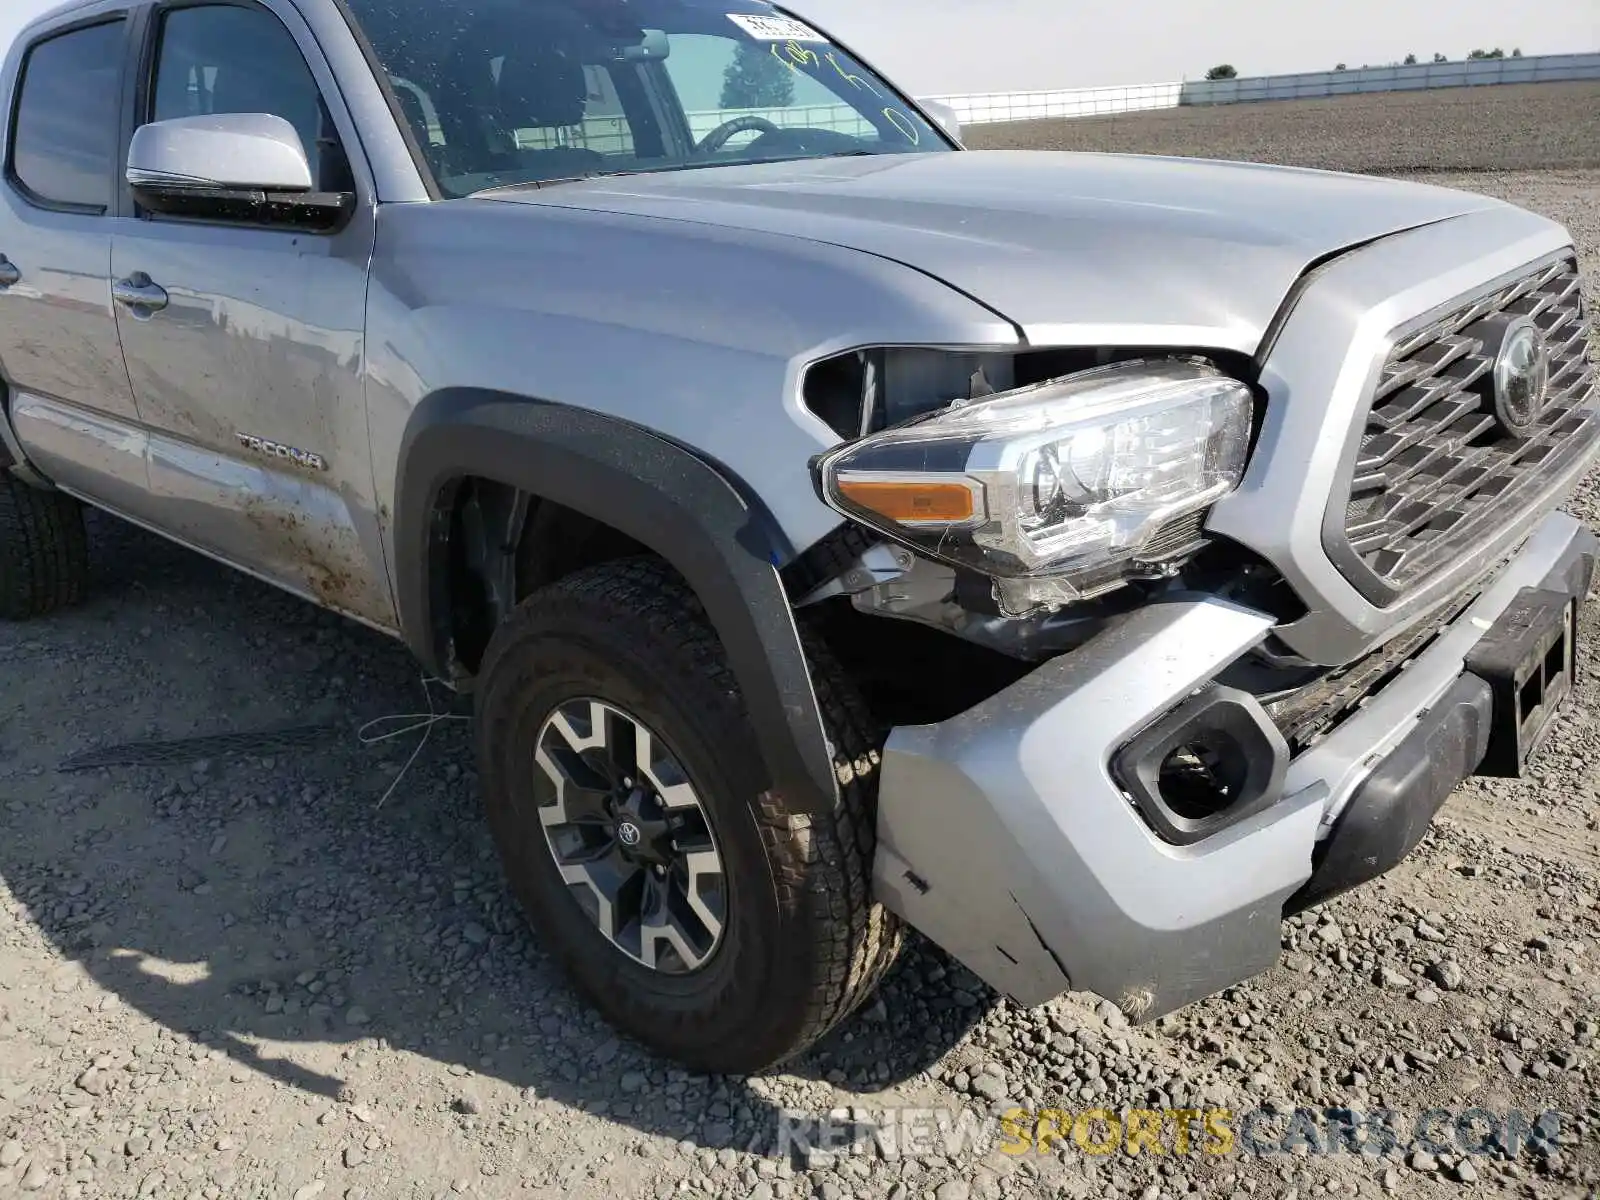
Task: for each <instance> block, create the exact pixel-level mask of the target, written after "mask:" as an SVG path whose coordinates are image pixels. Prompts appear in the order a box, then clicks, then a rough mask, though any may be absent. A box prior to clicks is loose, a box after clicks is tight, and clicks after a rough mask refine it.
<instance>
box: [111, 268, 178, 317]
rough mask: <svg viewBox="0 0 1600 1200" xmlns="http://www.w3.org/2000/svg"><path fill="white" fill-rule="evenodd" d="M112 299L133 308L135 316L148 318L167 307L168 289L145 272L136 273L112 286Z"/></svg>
mask: <svg viewBox="0 0 1600 1200" xmlns="http://www.w3.org/2000/svg"><path fill="white" fill-rule="evenodd" d="M111 298H112V299H113V300H115V301H116V302H117V303H118V304H121V305H123V306H125V307H127V308H131V309H132V310H133V315H134V316H136V317H148V316H150V315H151V314H152V313H158V312H160V311H161V310H162V309H163V308H165V307H166V306H167V289H166V288H164V287H162V286H161V285H160V284H158V283H156V282H154V281H153V280H152V279H151V278H150V276H148V275H146V274H145V273H144V272H143V271H135V272H134V273H133V274H132V275H130V276H128V277H127V278H126V279H119V280H117V282H115V283H113V284H112V285H111Z"/></svg>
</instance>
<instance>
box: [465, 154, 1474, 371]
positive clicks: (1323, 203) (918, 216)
mask: <svg viewBox="0 0 1600 1200" xmlns="http://www.w3.org/2000/svg"><path fill="white" fill-rule="evenodd" d="M487 198H489V199H493V200H495V201H504V202H512V203H518V204H530V205H545V206H557V207H562V208H574V209H587V210H591V211H597V212H610V213H618V214H628V215H634V216H641V217H655V218H668V219H676V220H681V221H694V222H700V223H703V224H707V225H715V226H721V227H725V228H735V229H744V230H750V231H755V232H761V233H769V234H780V235H784V236H788V237H796V238H805V239H808V240H811V241H816V242H826V243H830V244H833V245H836V246H844V247H849V248H851V249H855V250H859V251H861V252H863V253H866V254H873V255H877V256H879V257H882V258H887V259H892V260H894V261H896V262H899V263H903V264H904V265H906V266H909V267H912V268H914V269H916V270H918V271H922V272H924V273H926V274H928V275H931V276H934V277H936V278H938V279H940V280H942V281H944V282H945V283H946V284H948V285H949V286H951V287H953V288H956V289H958V290H959V291H961V292H964V293H966V294H967V295H969V296H971V297H972V298H974V299H976V300H978V301H979V302H980V303H982V304H984V305H986V306H988V307H989V308H991V309H992V310H994V311H995V312H996V313H998V314H999V315H1000V316H1002V317H1005V318H1006V319H1007V320H1009V321H1011V322H1012V323H1013V324H1015V325H1017V326H1018V327H1019V328H1021V330H1022V331H1023V333H1024V334H1025V335H1026V337H1027V338H1028V340H1029V341H1030V342H1033V343H1035V344H1039V345H1047V344H1052V343H1055V344H1068V343H1076V344H1088V343H1095V342H1099V343H1103V344H1149V345H1161V344H1167V345H1184V346H1194V347H1219V348H1226V349H1233V350H1239V351H1241V352H1244V353H1250V352H1253V351H1254V350H1255V349H1256V348H1257V346H1258V345H1259V344H1260V342H1261V339H1262V338H1263V337H1264V336H1265V334H1266V331H1267V328H1268V326H1269V325H1270V323H1271V321H1272V318H1273V316H1274V314H1275V313H1276V312H1277V310H1278V308H1279V306H1280V305H1281V304H1282V303H1283V300H1284V298H1285V297H1286V296H1287V295H1288V293H1289V290H1290V288H1291V287H1292V286H1293V285H1294V282H1295V280H1296V279H1298V278H1299V277H1300V275H1301V274H1302V273H1304V272H1305V270H1306V269H1307V268H1308V267H1309V266H1311V265H1312V264H1313V263H1315V262H1316V261H1318V260H1319V259H1322V258H1325V257H1327V256H1328V255H1330V254H1333V253H1336V252H1338V251H1340V250H1343V249H1346V248H1347V247H1350V246H1354V245H1358V244H1360V243H1362V242H1367V241H1371V240H1372V239H1374V238H1378V237H1382V236H1384V235H1386V234H1391V233H1398V232H1400V231H1402V230H1406V229H1412V228H1415V227H1417V226H1420V225H1427V224H1431V223H1433V222H1436V221H1441V220H1445V219H1447V218H1450V217H1453V216H1458V215H1461V214H1463V213H1468V212H1473V211H1476V210H1480V209H1484V208H1490V207H1494V206H1495V205H1496V204H1498V203H1499V202H1498V201H1494V200H1490V199H1487V198H1485V197H1482V196H1474V195H1469V194H1466V193H1462V192H1454V191H1449V190H1446V189H1444V188H1436V187H1429V186H1424V185H1419V184H1408V183H1399V182H1395V181H1392V180H1384V179H1375V178H1368V177H1366V176H1356V175H1337V174H1330V173H1328V172H1323V171H1307V170H1298V169H1290V168H1283V167H1267V166H1258V165H1254V164H1247V163H1221V162H1207V161H1203V160H1199V159H1185V158H1156V157H1146V156H1140V155H1102V154H1067V153H1052V152H1028V151H1019V152H1012V151H969V152H962V153H955V152H952V153H945V154H919V155H883V156H873V157H858V158H832V159H813V160H809V161H804V162H787V163H767V164H760V165H751V166H738V167H708V168H704V169H700V170H688V171H672V172H663V173H659V174H641V175H629V176H616V177H612V178H600V179H592V180H583V181H578V182H572V183H562V184H555V185H547V186H545V187H542V188H538V187H514V188H506V189H501V190H499V191H496V192H493V193H489V194H488V195H487Z"/></svg>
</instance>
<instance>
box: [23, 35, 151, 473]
mask: <svg viewBox="0 0 1600 1200" xmlns="http://www.w3.org/2000/svg"><path fill="white" fill-rule="evenodd" d="M126 34H127V23H126V21H123V20H114V21H111V22H107V23H105V24H101V25H91V26H87V27H82V28H78V29H73V30H69V31H68V32H67V33H64V34H60V35H57V36H53V37H47V38H45V39H44V40H42V41H40V42H38V43H37V44H36V45H35V46H33V47H32V48H31V49H30V50H29V51H28V52H27V55H26V57H25V59H24V60H23V63H22V65H21V68H20V72H19V77H18V78H19V82H18V88H17V92H18V100H17V104H16V107H15V111H14V114H13V121H14V123H15V133H14V141H13V146H12V170H11V173H10V175H9V177H8V178H7V179H6V180H5V181H4V183H0V259H3V260H4V261H3V264H0V268H3V269H0V375H3V376H4V378H5V382H6V383H7V384H8V385H9V388H10V393H11V411H12V414H13V416H14V417H15V418H16V428H17V437H18V440H19V441H20V442H21V444H22V446H23V449H24V451H25V452H26V453H28V455H29V457H30V458H33V457H37V458H38V460H39V462H38V465H39V466H40V468H41V469H42V470H44V471H45V472H46V473H47V474H48V475H49V476H50V477H51V478H53V479H55V480H57V481H58V482H60V483H62V484H64V485H66V486H68V487H71V488H73V489H74V490H77V491H80V492H81V493H83V494H84V495H87V496H89V497H91V498H96V499H103V500H107V501H109V500H110V495H109V493H110V492H113V491H115V492H119V493H120V492H123V491H126V490H127V489H128V488H129V487H135V488H137V487H141V486H143V482H144V474H145V472H144V459H143V454H142V451H141V450H138V449H137V446H138V444H139V443H138V438H139V433H138V425H139V419H138V418H139V413H138V406H137V405H136V404H135V402H134V396H133V391H132V389H131V387H130V386H129V381H128V373H127V371H126V369H125V368H124V366H123V361H122V351H121V348H120V347H119V345H118V341H117V323H116V318H115V316H114V314H113V312H112V303H111V281H110V277H109V274H108V271H109V268H110V263H111V221H110V219H109V218H108V217H107V216H106V215H105V210H106V208H107V206H108V205H109V203H110V201H111V196H112V180H113V178H114V174H115V170H116V164H115V157H116V133H117V127H118V115H117V96H118V92H119V89H118V86H117V81H118V79H119V78H120V73H121V69H122V61H123V58H124V56H125V53H126V45H127V41H126ZM47 460H48V461H47Z"/></svg>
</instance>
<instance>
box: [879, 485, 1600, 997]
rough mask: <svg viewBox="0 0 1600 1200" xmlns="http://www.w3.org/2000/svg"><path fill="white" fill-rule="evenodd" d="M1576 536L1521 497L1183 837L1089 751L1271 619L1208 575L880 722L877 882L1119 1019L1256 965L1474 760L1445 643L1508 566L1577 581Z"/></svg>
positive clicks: (994, 959)
mask: <svg viewBox="0 0 1600 1200" xmlns="http://www.w3.org/2000/svg"><path fill="white" fill-rule="evenodd" d="M1597 546H1600V543H1597V542H1596V539H1595V538H1594V536H1593V535H1592V534H1590V533H1589V532H1588V531H1587V530H1586V529H1585V528H1584V527H1583V526H1582V525H1580V524H1579V523H1578V522H1577V521H1575V520H1574V519H1572V518H1571V517H1569V516H1566V515H1564V514H1560V513H1555V514H1551V515H1549V516H1547V517H1546V518H1544V519H1543V521H1542V522H1540V524H1539V525H1538V526H1537V528H1536V529H1535V531H1534V533H1533V534H1532V536H1531V537H1530V538H1529V540H1528V541H1527V542H1526V543H1525V544H1524V545H1523V547H1522V548H1521V549H1520V550H1519V551H1518V552H1517V554H1516V555H1515V557H1513V558H1512V559H1511V560H1510V561H1509V562H1508V563H1507V565H1506V566H1505V567H1504V568H1502V569H1501V571H1500V572H1499V574H1498V575H1497V576H1496V577H1495V578H1494V579H1493V580H1492V582H1491V583H1490V584H1489V585H1488V586H1487V588H1486V589H1485V590H1484V591H1483V593H1482V594H1481V595H1480V596H1479V598H1478V599H1477V600H1476V601H1475V602H1474V603H1473V604H1472V605H1471V607H1470V608H1468V609H1467V610H1466V611H1465V612H1464V613H1463V614H1462V615H1461V616H1460V617H1459V618H1457V619H1456V620H1455V621H1454V622H1453V623H1452V624H1451V625H1449V626H1448V627H1446V629H1445V630H1444V631H1443V632H1442V633H1441V634H1440V635H1439V636H1438V637H1437V638H1436V639H1435V640H1434V641H1433V643H1432V644H1431V645H1430V646H1429V647H1428V648H1427V649H1426V650H1425V651H1424V652H1423V653H1422V654H1420V655H1419V656H1418V657H1417V658H1416V659H1415V660H1413V661H1412V662H1411V663H1410V664H1409V666H1408V667H1407V668H1406V670H1405V671H1404V672H1402V673H1401V674H1400V675H1399V676H1398V677H1397V678H1396V679H1394V680H1393V681H1391V682H1390V683H1389V685H1388V686H1386V687H1385V688H1383V689H1382V690H1381V691H1380V692H1379V693H1378V694H1377V695H1376V696H1375V697H1373V698H1372V699H1371V701H1370V702H1369V703H1368V704H1367V705H1366V706H1365V707H1364V708H1363V709H1362V710H1361V711H1360V712H1359V713H1357V714H1356V715H1355V716H1353V717H1351V718H1350V719H1349V720H1347V721H1346V722H1345V723H1344V724H1342V725H1340V726H1339V727H1338V728H1337V729H1335V730H1334V731H1333V733H1331V734H1330V735H1329V736H1328V737H1327V738H1326V739H1324V740H1323V741H1321V742H1319V743H1318V744H1317V745H1316V746H1314V747H1313V748H1311V749H1310V750H1307V751H1305V752H1304V753H1302V754H1301V755H1300V756H1299V757H1298V758H1296V759H1295V760H1294V761H1293V762H1292V763H1291V764H1290V766H1289V768H1288V771H1287V774H1286V775H1285V776H1284V779H1283V782H1282V784H1281V794H1280V795H1279V796H1278V798H1276V799H1275V801H1274V802H1272V803H1271V804H1269V805H1267V806H1266V807H1264V808H1261V809H1260V810H1259V811H1256V812H1254V814H1253V815H1251V816H1249V817H1247V818H1246V819H1244V820H1242V821H1240V822H1238V823H1237V824H1234V825H1231V826H1229V827H1227V828H1225V829H1223V830H1221V831H1220V832H1218V833H1216V834H1214V835H1213V836H1210V837H1207V838H1203V839H1202V840H1199V841H1197V842H1194V843H1193V844H1190V845H1183V846H1179V845H1174V844H1172V843H1170V842H1168V841H1163V840H1162V839H1161V838H1159V837H1157V836H1156V834H1155V833H1154V832H1153V831H1152V829H1151V827H1150V825H1149V824H1148V823H1147V821H1146V820H1145V819H1144V818H1143V817H1142V816H1141V815H1140V814H1139V812H1138V811H1137V810H1136V808H1135V807H1134V805H1132V804H1131V803H1130V802H1129V801H1128V799H1127V797H1126V796H1125V794H1124V792H1123V790H1122V789H1121V788H1120V787H1119V786H1118V784H1117V783H1116V781H1115V780H1114V779H1113V776H1112V772H1111V769H1110V767H1109V763H1110V761H1111V759H1112V756H1113V755H1114V754H1115V753H1116V752H1117V750H1118V749H1119V747H1121V746H1123V745H1124V744H1126V743H1127V742H1128V741H1129V739H1130V738H1132V737H1133V736H1134V735H1135V734H1136V733H1138V732H1139V731H1140V730H1142V729H1145V728H1147V727H1148V726H1150V724H1151V723H1152V722H1153V721H1154V720H1156V719H1157V718H1159V717H1160V716H1162V715H1163V714H1165V713H1167V712H1169V711H1170V710H1172V709H1173V708H1174V707H1175V706H1177V705H1178V704H1180V703H1181V702H1183V701H1184V700H1185V699H1186V698H1187V697H1189V696H1190V695H1192V694H1193V693H1194V691H1195V690H1196V689H1197V688H1200V687H1202V686H1204V685H1206V684H1208V683H1209V682H1210V681H1211V680H1212V679H1214V678H1215V677H1216V676H1217V675H1218V673H1219V672H1221V671H1222V670H1223V669H1224V668H1226V667H1227V666H1228V665H1229V664H1230V663H1232V662H1234V661H1235V660H1236V659H1238V658H1239V657H1240V656H1241V655H1243V654H1244V653H1245V652H1247V651H1248V650H1250V649H1251V648H1252V647H1254V646H1255V645H1257V644H1258V643H1259V642H1260V641H1261V640H1262V639H1263V638H1265V637H1266V636H1267V634H1268V633H1269V632H1270V631H1271V630H1272V628H1273V619H1272V618H1271V617H1270V616H1267V615H1266V614H1263V613H1259V612H1254V611H1251V610H1248V609H1245V608H1241V607H1239V606H1237V605H1234V604H1231V603H1228V602H1226V601H1223V600H1219V599H1217V598H1215V597H1210V596H1196V597H1191V598H1187V599H1179V600H1173V601H1170V602H1167V603H1161V604H1153V605H1151V606H1149V607H1148V608H1145V609H1142V610H1140V611H1139V612H1136V613H1134V614H1132V615H1131V616H1130V617H1128V618H1127V619H1126V620H1125V621H1124V622H1123V623H1121V624H1120V625H1118V626H1117V627H1116V628H1114V629H1112V630H1110V631H1108V632H1107V633H1105V634H1103V635H1102V636H1100V637H1099V638H1097V639H1095V640H1094V641H1092V642H1090V643H1089V644H1088V645H1087V646H1085V647H1083V648H1082V649H1080V650H1078V651H1076V652H1075V653H1073V654H1071V655H1069V656H1067V657H1065V658H1062V659H1057V660H1055V661H1053V662H1050V663H1047V664H1046V665H1045V666H1043V667H1042V668H1040V669H1039V670H1038V671H1036V672H1034V673H1033V674H1031V675H1029V676H1028V677H1027V678H1026V679H1024V680H1022V681H1021V682H1020V683H1018V684H1017V685H1015V686H1014V687H1012V688H1009V689H1007V690H1006V691H1004V692H1002V693H1000V694H999V695H996V696H994V697H992V698H990V699H989V700H987V701H985V702H984V703H983V704H981V705H979V706H978V707H977V708H975V709H973V710H971V711H970V712H967V713H963V714H962V715H960V716H958V717H956V718H954V719H953V720H950V721H947V722H944V723H943V724H940V725H934V726H925V727H920V728H902V729H898V730H896V731H895V732H894V734H893V735H892V736H891V737H890V739H889V743H888V746H887V748H886V750H885V755H884V764H883V772H882V777H881V778H882V785H881V792H880V799H879V814H878V839H879V840H878V854H877V860H876V863H875V868H874V874H875V885H876V888H877V893H878V896H879V898H880V899H881V900H882V901H883V902H884V903H885V904H886V905H887V906H888V907H889V908H891V909H892V910H894V911H895V912H898V913H899V914H900V915H901V916H903V917H905V918H906V920H908V921H909V922H910V923H911V924H912V925H914V926H916V927H917V928H918V929H919V930H921V931H922V932H923V933H924V934H926V935H927V936H928V937H930V938H932V939H933V940H934V941H935V942H937V943H938V944H939V945H941V946H942V947H944V949H945V950H947V951H948V952H949V953H951V954H952V955H954V956H955V957H956V958H958V959H959V960H961V961H962V962H963V963H964V964H966V966H968V967H969V968H970V969H972V970H973V971H974V972H976V973H977V974H978V975H979V976H980V977H982V978H983V979H984V980H985V981H986V982H988V983H989V984H990V985H991V986H993V987H995V988H996V989H998V990H1000V991H1002V992H1005V993H1007V994H1009V995H1010V996H1012V997H1013V998H1014V999H1016V1000H1017V1001H1018V1002H1020V1003H1022V1004H1026V1005H1033V1004H1040V1003H1043V1002H1044V1001H1046V1000H1049V999H1050V998H1052V997H1053V996H1055V995H1057V994H1059V993H1060V992H1062V991H1065V990H1068V989H1075V990H1081V991H1091V992H1096V993H1098V994H1100V995H1102V996H1105V997H1107V998H1108V999H1111V1000H1113V1001H1115V1002H1116V1003H1117V1004H1118V1005H1119V1006H1121V1007H1122V1008H1123V1009H1124V1010H1125V1011H1127V1012H1128V1013H1129V1014H1130V1015H1132V1016H1134V1017H1136V1018H1141V1019H1143V1018H1150V1017H1156V1016H1160V1015H1161V1014H1163V1013H1166V1012H1170V1011H1171V1010H1173V1009H1175V1008H1178V1007H1181V1006H1182V1005H1184V1004H1187V1003H1190V1002H1191V1001H1194V1000H1198V999H1200V998H1202V997H1204V996H1208V995H1211V994H1212V993H1214V992H1217V991H1219V990H1221V989H1222V988H1225V987H1228V986H1229V985H1231V984H1234V983H1237V982H1239V981H1240V980H1242V979H1246V978H1249V977H1250V976H1252V975H1255V974H1258V973H1259V972H1261V971H1263V970H1265V969H1266V968H1267V967H1269V966H1271V965H1272V963H1273V962H1274V961H1275V960H1276V959H1277V956H1278V951H1279V945H1280V941H1279V937H1280V934H1279V927H1280V923H1281V921H1282V918H1283V916H1284V913H1285V911H1286V910H1293V909H1295V908H1299V907H1303V906H1304V905H1305V904H1308V903H1314V902H1316V901H1318V900H1320V899H1323V898H1326V896H1327V895H1331V894H1333V893H1335V892H1337V891H1340V890H1343V889H1344V888H1345V887H1348V886H1352V885H1353V884H1354V883H1358V882H1360V881H1361V880H1362V879H1363V878H1370V877H1371V876H1372V875H1375V874H1378V873H1380V872H1381V871H1382V870H1386V869H1387V868H1388V867H1389V866H1392V865H1393V862H1395V861H1398V860H1399V858H1400V857H1403V855H1404V854H1406V853H1409V851H1410V850H1411V849H1412V848H1413V847H1414V846H1415V844H1416V842H1417V841H1418V840H1420V838H1421V836H1422V834H1423V832H1425V830H1426V827H1427V824H1428V822H1429V821H1431V819H1432V817H1433V814H1434V812H1435V811H1436V810H1437V808H1438V807H1439V805H1440V804H1442V803H1443V802H1444V800H1445V798H1446V797H1447V796H1448V795H1449V793H1450V791H1451V790H1453V788H1454V787H1455V785H1456V784H1457V783H1459V782H1460V781H1461V779H1462V778H1463V777H1465V776H1466V775H1469V774H1471V773H1472V772H1473V771H1474V770H1475V769H1476V768H1477V767H1478V764H1479V762H1480V761H1481V760H1482V758H1483V752H1484V745H1485V740H1484V738H1485V736H1486V735H1484V734H1483V732H1482V731H1481V730H1479V729H1478V728H1477V725H1476V724H1475V722H1478V721H1480V720H1481V719H1483V718H1484V717H1485V716H1486V709H1485V707H1484V703H1483V700H1482V697H1481V696H1480V695H1478V692H1477V689H1475V688H1474V686H1473V684H1474V681H1475V677H1473V676H1471V675H1470V674H1467V673H1466V671H1465V665H1464V664H1465V661H1466V659H1467V658H1468V657H1469V656H1470V655H1471V654H1472V651H1473V649H1474V648H1475V647H1476V646H1477V645H1478V643H1479V642H1480V641H1481V640H1483V638H1484V637H1485V634H1486V633H1487V632H1488V631H1489V630H1490V628H1491V627H1492V626H1493V625H1494V623H1495V621H1496V620H1497V619H1498V618H1499V617H1500V616H1501V614H1502V613H1504V612H1505V610H1506V609H1507V607H1508V606H1509V605H1510V604H1511V602H1512V601H1513V599H1514V598H1515V597H1516V596H1517V595H1518V594H1519V593H1520V592H1521V591H1522V590H1523V589H1524V588H1542V589H1549V590H1556V591H1561V592H1565V593H1567V594H1570V595H1572V596H1573V597H1575V598H1577V599H1580V600H1581V599H1582V598H1583V597H1584V596H1586V595H1587V594H1588V590H1589V587H1590V584H1591V581H1592V577H1593V573H1594V566H1595V559H1596V556H1597V552H1600V551H1597ZM1419 756H1420V759H1419ZM1419 761H1422V762H1424V763H1427V764H1429V765H1428V766H1427V767H1426V769H1419V768H1418V766H1417V764H1418V762H1419ZM1352 830H1357V831H1359V832H1360V834H1361V836H1362V837H1364V838H1367V839H1369V842H1370V843H1371V844H1375V845H1377V846H1378V847H1379V851H1378V852H1373V853H1369V852H1368V849H1369V847H1368V846H1363V845H1358V844H1357V841H1356V840H1355V839H1354V838H1353V836H1352V832H1351V831H1352ZM1330 864H1332V865H1331V866H1330Z"/></svg>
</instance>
